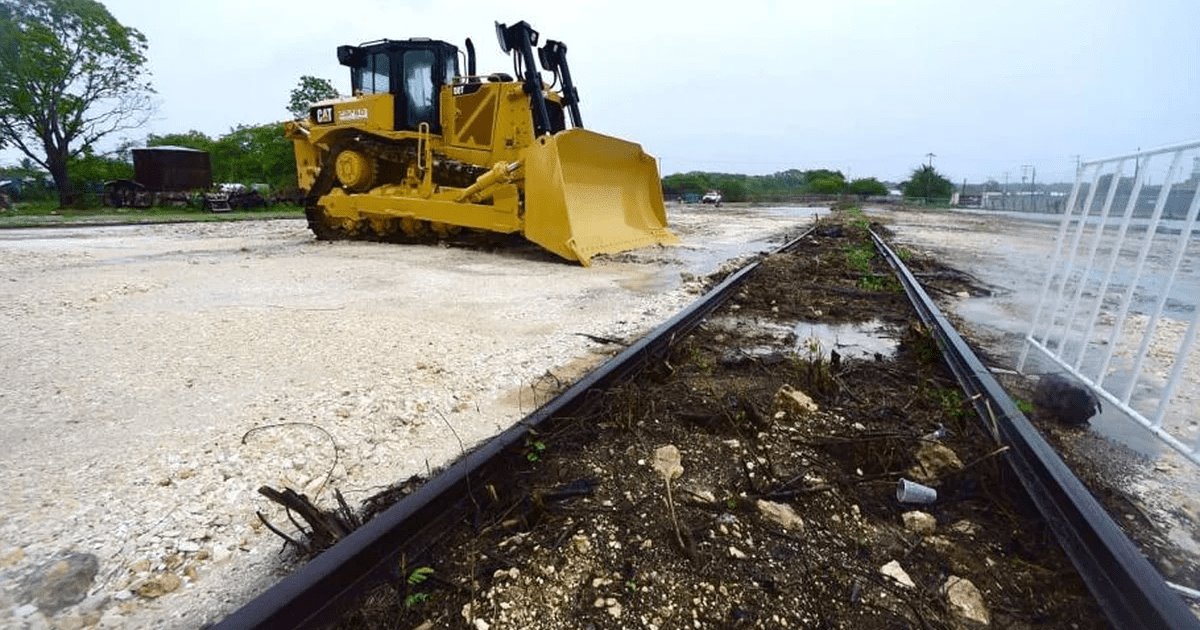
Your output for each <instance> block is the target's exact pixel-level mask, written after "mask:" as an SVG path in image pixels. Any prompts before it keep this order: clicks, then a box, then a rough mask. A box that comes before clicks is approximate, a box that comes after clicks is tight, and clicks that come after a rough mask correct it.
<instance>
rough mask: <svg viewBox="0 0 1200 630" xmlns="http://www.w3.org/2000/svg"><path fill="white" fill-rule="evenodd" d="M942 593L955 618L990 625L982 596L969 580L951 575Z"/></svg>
mask: <svg viewBox="0 0 1200 630" xmlns="http://www.w3.org/2000/svg"><path fill="white" fill-rule="evenodd" d="M942 593H943V594H944V595H945V596H946V601H947V602H949V604H950V612H952V613H954V615H955V616H956V617H958V618H960V619H963V620H964V621H970V622H973V623H978V624H983V625H985V626H986V625H988V624H989V623H991V616H990V615H989V614H988V610H987V607H986V606H985V605H984V603H983V595H982V594H981V593H980V592H979V589H977V588H975V585H974V584H972V583H971V581H970V580H967V579H965V578H960V577H958V576H956V575H951V576H950V577H948V578H946V583H945V584H943V585H942Z"/></svg>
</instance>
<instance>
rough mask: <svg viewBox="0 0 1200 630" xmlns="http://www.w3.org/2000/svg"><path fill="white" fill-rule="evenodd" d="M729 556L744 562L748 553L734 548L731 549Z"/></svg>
mask: <svg viewBox="0 0 1200 630" xmlns="http://www.w3.org/2000/svg"><path fill="white" fill-rule="evenodd" d="M729 555H731V556H733V557H734V558H737V559H738V560H744V559H745V558H746V552H744V551H742V550H741V549H738V548H737V547H734V546H730V547H729Z"/></svg>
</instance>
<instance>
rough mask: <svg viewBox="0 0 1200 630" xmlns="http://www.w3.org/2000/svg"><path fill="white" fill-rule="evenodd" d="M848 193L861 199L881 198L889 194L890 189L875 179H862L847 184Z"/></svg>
mask: <svg viewBox="0 0 1200 630" xmlns="http://www.w3.org/2000/svg"><path fill="white" fill-rule="evenodd" d="M846 192H848V193H850V194H852V195H859V196H860V197H881V196H883V195H886V194H888V189H887V186H884V185H883V183H882V182H880V181H879V180H878V179H875V178H874V177H862V178H859V179H856V180H854V181H852V182H850V183H849V184H846Z"/></svg>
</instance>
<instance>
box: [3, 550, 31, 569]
mask: <svg viewBox="0 0 1200 630" xmlns="http://www.w3.org/2000/svg"><path fill="white" fill-rule="evenodd" d="M24 559H25V550H24V549H22V548H20V547H13V548H12V549H7V550H5V551H4V553H0V569H7V568H8V567H15V566H17V565H18V564H21V561H22V560H24Z"/></svg>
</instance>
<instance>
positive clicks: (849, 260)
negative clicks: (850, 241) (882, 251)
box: [843, 243, 875, 274]
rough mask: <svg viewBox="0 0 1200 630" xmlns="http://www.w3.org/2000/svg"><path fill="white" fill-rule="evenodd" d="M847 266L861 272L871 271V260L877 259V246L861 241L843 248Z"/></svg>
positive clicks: (867, 272) (868, 272)
mask: <svg viewBox="0 0 1200 630" xmlns="http://www.w3.org/2000/svg"><path fill="white" fill-rule="evenodd" d="M843 254H844V255H845V257H846V266H847V267H849V268H850V269H852V270H854V271H857V272H859V273H865V274H870V273H871V261H872V260H874V259H875V248H873V247H871V246H869V245H865V244H862V243H859V244H857V245H853V246H851V247H847V248H846V249H845V250H843Z"/></svg>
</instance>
